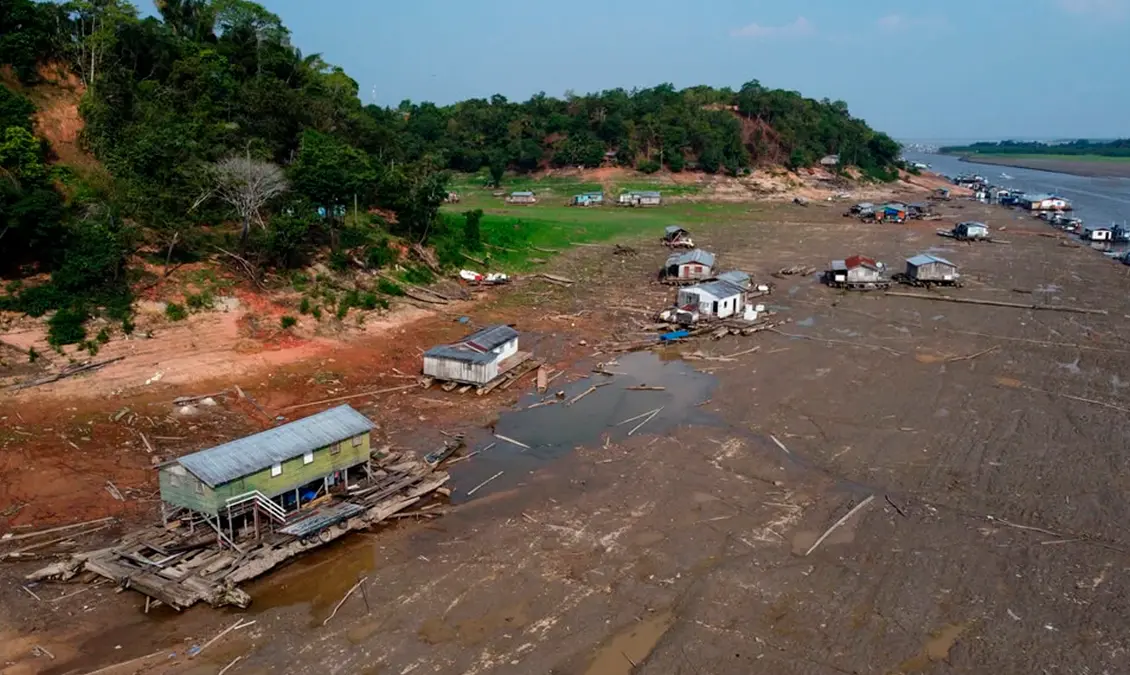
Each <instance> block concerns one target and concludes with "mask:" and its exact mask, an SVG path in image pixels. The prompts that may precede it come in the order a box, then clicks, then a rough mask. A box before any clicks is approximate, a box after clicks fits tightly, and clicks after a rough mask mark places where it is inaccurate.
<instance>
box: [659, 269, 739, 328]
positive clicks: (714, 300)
mask: <svg viewBox="0 0 1130 675" xmlns="http://www.w3.org/2000/svg"><path fill="white" fill-rule="evenodd" d="M676 305H678V308H679V309H681V310H685V311H689V312H698V314H699V315H700V316H712V317H717V318H719V319H725V318H727V317H730V316H733V315H735V314H738V313H739V312H741V311H742V309H743V308H744V307H745V289H744V288H742V287H741V286H739V285H737V284H735V283H732V282H730V281H724V280H722V279H717V280H715V281H710V282H707V283H705V284H697V285H695V286H689V287H687V288H680V289H679V295H678V300H676Z"/></svg>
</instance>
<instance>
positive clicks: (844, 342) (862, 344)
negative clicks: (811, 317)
mask: <svg viewBox="0 0 1130 675" xmlns="http://www.w3.org/2000/svg"><path fill="white" fill-rule="evenodd" d="M766 330H768V331H770V332H773V333H776V334H777V335H783V336H785V337H789V338H797V339H800V340H812V341H814V342H826V343H828V344H833V345H850V346H852V347H867V348H868V349H882V350H883V351H885V352H887V353H888V354H892V355H894V356H902V352H899V351H895V350H894V349H891V348H890V347H884V346H883V345H873V344H868V343H866V342H851V341H849V340H833V339H831V338H822V337H815V336H812V335H798V334H796V333H785V332H782V331H779V330H777V329H776V328H768V329H766Z"/></svg>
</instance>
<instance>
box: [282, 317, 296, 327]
mask: <svg viewBox="0 0 1130 675" xmlns="http://www.w3.org/2000/svg"><path fill="white" fill-rule="evenodd" d="M279 325H280V326H282V329H283V330H287V329H288V328H293V327H294V326H296V325H298V319H296V318H294V317H293V316H284V317H283V318H281V319H279Z"/></svg>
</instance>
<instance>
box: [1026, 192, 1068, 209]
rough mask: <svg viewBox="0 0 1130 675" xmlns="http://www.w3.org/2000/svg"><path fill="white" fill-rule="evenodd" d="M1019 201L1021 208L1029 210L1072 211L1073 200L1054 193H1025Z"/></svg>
mask: <svg viewBox="0 0 1130 675" xmlns="http://www.w3.org/2000/svg"><path fill="white" fill-rule="evenodd" d="M1017 203H1018V204H1019V205H1020V207H1021V208H1025V209H1028V210H1029V211H1070V210H1071V202H1070V201H1068V200H1067V199H1064V198H1063V197H1060V196H1057V195H1052V194H1045V193H1039V194H1024V195H1021V196H1020V197H1019V199H1018V200H1017Z"/></svg>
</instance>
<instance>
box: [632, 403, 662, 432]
mask: <svg viewBox="0 0 1130 675" xmlns="http://www.w3.org/2000/svg"><path fill="white" fill-rule="evenodd" d="M661 412H663V408H656V409H655V410H653V411H651V414H650V415H648V416H647V417H645V418H644V420H643V421H642V422H640V423H639V424H637V425H636V426H635V427H633V428H632V430H631V431H629V432H628V435H629V436H631V435H632V434H634V433H636V432H637V431H639V430H640V428H641V427H643V425H645V424H647V423H648V422H650V421H651V420H653V419H655V416H656V415H658V414H659V413H661Z"/></svg>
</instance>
